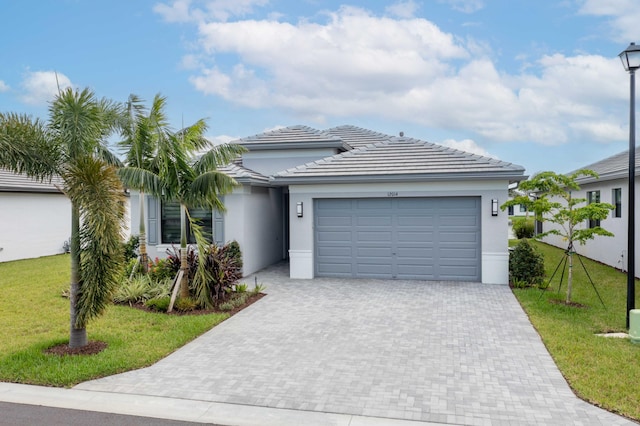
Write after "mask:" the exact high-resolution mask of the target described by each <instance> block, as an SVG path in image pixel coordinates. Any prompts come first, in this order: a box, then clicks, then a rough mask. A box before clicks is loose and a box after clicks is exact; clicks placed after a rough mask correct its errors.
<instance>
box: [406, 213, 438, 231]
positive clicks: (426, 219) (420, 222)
mask: <svg viewBox="0 0 640 426" xmlns="http://www.w3.org/2000/svg"><path fill="white" fill-rule="evenodd" d="M398 226H423V227H427V228H431V227H433V226H435V217H433V216H402V215H401V216H398Z"/></svg>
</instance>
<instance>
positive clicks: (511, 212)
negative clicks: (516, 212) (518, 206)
mask: <svg viewBox="0 0 640 426" xmlns="http://www.w3.org/2000/svg"><path fill="white" fill-rule="evenodd" d="M507 213H508V214H509V216H513V206H509V207H507Z"/></svg>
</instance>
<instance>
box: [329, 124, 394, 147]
mask: <svg viewBox="0 0 640 426" xmlns="http://www.w3.org/2000/svg"><path fill="white" fill-rule="evenodd" d="M325 132H326V133H328V134H330V135H333V136H336V137H339V138H340V139H342V140H343V141H345V142H346V143H348V144H349V145H350V146H352V147H354V148H359V147H361V146H364V145H369V144H372V143H376V142H380V141H383V140H389V139H391V138H392V137H393V136H391V135H385V134H384V133H379V132H374V131H373V130H369V129H363V128H361V127H356V126H350V125H345V126H338V127H332V128H331V129H327V130H325Z"/></svg>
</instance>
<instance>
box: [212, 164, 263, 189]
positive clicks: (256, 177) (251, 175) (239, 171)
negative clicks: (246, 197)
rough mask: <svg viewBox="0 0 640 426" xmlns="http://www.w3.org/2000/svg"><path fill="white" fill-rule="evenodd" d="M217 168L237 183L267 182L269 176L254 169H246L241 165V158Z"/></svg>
mask: <svg viewBox="0 0 640 426" xmlns="http://www.w3.org/2000/svg"><path fill="white" fill-rule="evenodd" d="M218 170H220V171H221V172H224V173H226V174H227V175H229V176H231V177H232V178H234V179H235V180H236V181H237V182H239V183H251V184H268V183H269V177H267V176H264V175H262V174H260V173H258V172H256V171H253V170H251V169H248V168H246V167H244V166H243V165H242V158H238V159H237V160H236V161H234V162H233V163H231V164H228V165H226V166H224V167H219V168H218Z"/></svg>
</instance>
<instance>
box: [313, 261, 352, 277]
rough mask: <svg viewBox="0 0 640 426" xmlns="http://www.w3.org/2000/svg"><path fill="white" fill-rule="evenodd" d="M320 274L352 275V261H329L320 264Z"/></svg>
mask: <svg viewBox="0 0 640 426" xmlns="http://www.w3.org/2000/svg"><path fill="white" fill-rule="evenodd" d="M318 274H319V275H322V276H335V277H338V276H341V277H351V276H352V275H353V269H352V265H351V263H341V262H327V263H323V264H321V265H318Z"/></svg>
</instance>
